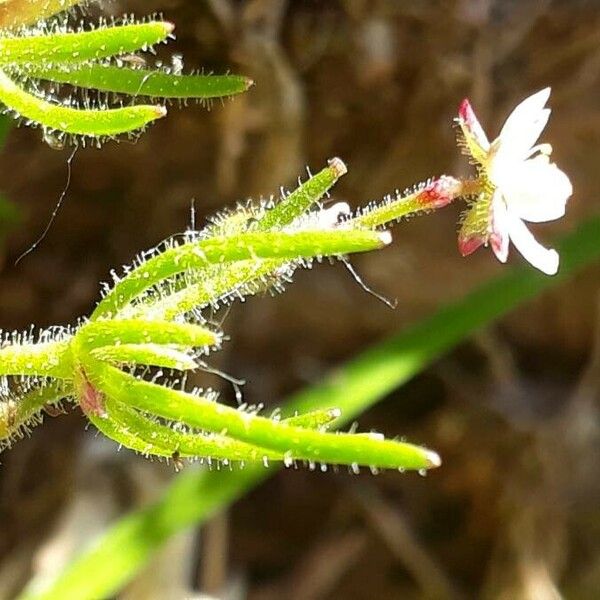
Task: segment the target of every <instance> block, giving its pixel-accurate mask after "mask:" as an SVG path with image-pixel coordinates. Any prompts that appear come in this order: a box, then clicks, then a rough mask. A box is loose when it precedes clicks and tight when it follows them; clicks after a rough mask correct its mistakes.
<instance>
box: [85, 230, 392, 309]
mask: <svg viewBox="0 0 600 600" xmlns="http://www.w3.org/2000/svg"><path fill="white" fill-rule="evenodd" d="M389 241H390V239H389V237H388V236H386V235H381V234H380V233H378V232H373V231H343V230H335V231H300V232H289V233H287V232H286V233H284V232H264V233H245V234H240V235H238V236H236V237H231V238H228V237H214V238H208V239H206V240H202V241H199V242H189V243H185V244H183V245H181V246H177V247H174V248H170V249H168V250H165V251H164V252H162V253H161V254H159V255H158V256H155V257H153V258H150V259H149V260H147V261H146V262H144V263H142V264H141V265H140V266H139V267H137V268H136V269H135V270H133V271H132V272H131V273H129V274H128V275H127V277H126V278H125V279H123V280H121V281H120V282H119V283H117V284H116V285H115V286H114V288H113V289H112V290H111V291H110V292H109V293H108V294H107V295H106V296H105V297H104V299H103V300H102V301H101V302H100V303H99V304H98V306H97V307H96V310H95V311H94V312H93V314H92V317H91V319H92V320H95V319H98V318H99V317H106V316H108V315H111V314H115V313H117V312H118V311H119V310H121V309H122V308H124V307H125V306H126V305H127V304H128V303H129V302H131V300H133V299H134V298H135V297H136V296H139V295H140V294H141V293H143V292H144V291H145V290H147V289H148V288H150V287H152V286H153V285H155V284H157V283H159V282H161V281H163V280H165V279H168V278H169V277H173V276H174V275H177V274H179V273H183V272H184V271H188V270H201V269H204V268H206V267H208V266H210V265H214V264H225V263H229V262H236V261H243V260H249V259H256V258H282V259H289V260H295V259H300V258H312V257H318V256H336V255H339V254H347V253H351V252H366V251H369V250H375V249H377V248H382V247H383V246H385V245H386V244H388V243H389ZM235 283H236V282H235V281H233V282H231V283H230V284H229V285H230V287H235Z"/></svg>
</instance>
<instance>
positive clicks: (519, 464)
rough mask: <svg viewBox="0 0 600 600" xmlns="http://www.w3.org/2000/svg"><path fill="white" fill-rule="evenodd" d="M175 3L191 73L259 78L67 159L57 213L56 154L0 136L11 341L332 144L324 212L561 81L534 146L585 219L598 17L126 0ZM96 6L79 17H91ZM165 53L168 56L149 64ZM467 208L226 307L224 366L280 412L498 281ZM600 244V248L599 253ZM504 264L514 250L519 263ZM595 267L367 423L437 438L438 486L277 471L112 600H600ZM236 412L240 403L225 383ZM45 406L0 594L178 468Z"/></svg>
mask: <svg viewBox="0 0 600 600" xmlns="http://www.w3.org/2000/svg"><path fill="white" fill-rule="evenodd" d="M107 10H108V11H109V12H110V13H112V14H115V15H120V14H122V13H124V12H126V11H127V12H135V13H136V14H138V15H139V16H142V15H147V14H149V13H151V12H152V11H159V10H160V11H162V12H163V14H164V16H165V18H167V19H169V20H172V21H173V22H174V23H175V24H176V26H177V29H176V33H177V40H176V41H175V42H173V43H172V44H171V45H170V46H169V48H168V50H170V51H171V52H175V53H182V54H183V55H184V61H185V66H186V70H187V69H191V68H204V69H205V70H206V71H214V72H216V73H222V72H225V71H227V70H228V69H230V70H231V71H233V72H240V73H244V74H247V75H249V76H251V77H252V78H253V79H254V80H255V82H256V85H255V87H254V88H253V89H252V90H251V91H250V92H249V93H247V94H246V95H244V96H242V97H239V98H236V99H235V101H226V102H225V103H223V104H222V103H220V102H216V103H214V104H213V106H212V109H211V110H210V111H209V112H207V111H206V110H204V109H203V108H201V107H197V106H195V105H191V106H189V107H188V108H183V109H181V110H180V109H179V108H178V107H177V106H172V107H171V110H170V114H169V116H168V118H167V119H164V120H163V121H161V122H160V123H158V124H157V125H155V126H154V127H152V128H151V129H150V130H149V131H148V132H147V133H146V134H145V135H144V136H143V137H142V138H141V139H140V141H139V142H138V143H136V144H134V145H132V144H129V143H121V144H115V143H109V144H106V145H105V146H104V147H103V148H102V150H100V151H99V150H96V149H89V148H88V149H85V150H81V149H80V150H79V151H78V152H77V154H76V155H75V158H74V160H73V170H72V177H71V184H70V187H69V190H68V196H67V199H66V202H65V205H64V206H63V208H62V209H61V211H60V212H59V214H58V216H57V219H56V222H55V223H54V224H53V226H52V228H51V229H50V231H49V234H48V236H47V237H46V239H45V240H44V241H43V242H42V243H41V245H40V246H39V248H37V249H36V250H35V251H34V252H33V253H32V254H31V255H29V256H28V257H26V258H25V259H24V260H23V261H22V262H21V263H20V264H19V265H18V266H14V261H15V259H16V257H17V256H18V255H19V254H20V253H21V252H22V251H23V250H25V249H26V248H27V247H28V246H29V245H30V244H31V243H32V242H33V241H34V240H35V239H36V237H37V236H38V235H39V233H40V232H41V231H42V230H43V228H44V226H45V225H46V223H47V221H48V219H49V216H50V214H51V212H52V209H53V207H54V205H55V203H56V201H57V199H58V197H59V195H60V192H61V190H62V188H63V186H64V183H65V178H66V159H67V158H68V156H69V152H70V151H69V150H68V149H65V150H63V151H59V152H58V151H54V150H51V149H50V148H49V147H47V146H46V145H44V144H43V143H41V141H40V137H41V136H40V133H39V131H36V130H29V129H19V130H14V131H12V132H11V134H10V137H9V140H8V143H7V144H6V146H5V149H4V150H3V151H2V154H1V158H0V161H1V163H0V189H1V190H2V191H3V192H4V194H5V196H6V197H8V198H10V199H11V200H12V201H13V202H14V203H15V204H16V205H17V207H18V209H19V211H20V213H21V217H22V220H21V222H20V224H18V225H16V226H15V227H13V229H12V230H11V232H10V234H9V235H8V236H7V237H5V238H4V240H3V242H2V245H1V248H0V256H1V259H2V272H1V274H0V277H1V279H0V327H2V328H3V329H9V330H11V329H21V328H25V327H27V326H29V324H31V323H35V324H36V325H39V326H47V325H51V324H66V323H74V322H75V320H76V318H77V317H78V316H80V315H85V314H88V313H89V312H90V309H91V308H92V306H93V305H94V302H95V301H96V300H97V299H98V294H99V283H98V282H99V281H102V280H106V279H107V278H108V271H109V269H110V268H112V267H118V266H120V265H121V264H124V263H127V262H129V261H130V260H131V258H132V257H133V255H134V254H135V253H136V252H137V251H139V250H140V249H143V248H148V247H151V246H152V245H154V244H156V243H157V242H158V241H160V240H161V239H163V238H165V237H167V236H168V235H170V234H172V233H174V232H177V231H181V230H183V229H185V228H186V227H187V226H188V224H189V221H190V203H191V199H192V198H195V206H196V212H197V218H198V219H200V218H202V217H203V216H204V215H209V214H211V213H213V212H215V211H217V210H219V209H220V208H221V207H223V206H225V205H230V204H232V203H233V202H235V201H237V200H243V199H245V198H247V197H255V198H256V197H259V196H260V195H264V196H268V195H270V194H274V193H277V192H278V189H279V186H280V185H285V186H287V187H290V186H292V185H293V184H294V182H295V180H296V178H297V176H298V175H302V176H304V173H305V171H304V169H305V166H306V165H308V166H310V168H311V169H312V170H313V171H316V170H317V169H319V168H321V166H322V165H323V164H324V163H325V161H326V159H327V158H329V157H331V156H335V155H339V156H340V157H342V158H343V159H344V160H345V161H346V162H347V164H348V166H349V169H350V171H349V174H348V175H347V176H346V177H344V179H343V180H342V181H341V182H340V183H339V184H338V186H337V187H336V188H335V197H336V198H339V199H344V200H347V201H348V202H350V203H351V204H353V205H355V206H356V205H358V204H363V203H365V202H367V201H369V200H373V199H378V198H380V197H381V196H382V195H384V194H386V193H388V192H392V191H394V190H395V189H396V188H400V189H402V188H404V187H408V186H410V185H412V184H414V183H417V182H419V181H421V180H423V179H425V178H427V177H429V176H433V175H436V174H441V173H450V174H463V173H466V172H467V169H468V165H467V163H466V161H465V160H464V158H463V157H461V156H460V154H459V152H458V151H457V149H456V147H455V142H454V136H455V131H454V128H453V127H452V119H453V117H454V115H455V111H456V107H457V106H458V103H459V102H460V100H461V99H462V98H463V97H464V96H465V95H468V96H469V97H470V98H471V100H472V102H473V104H474V106H475V108H476V110H477V112H478V115H480V116H481V118H482V121H483V123H484V124H485V125H486V128H487V129H488V132H489V134H490V136H492V137H493V135H494V134H495V133H497V131H498V129H499V127H500V126H501V124H502V122H503V120H504V118H505V117H506V116H507V114H508V112H510V110H511V108H512V107H513V106H515V105H516V103H517V102H518V101H519V100H521V99H522V98H524V97H525V96H527V95H529V94H530V93H533V92H534V91H537V90H538V89H540V88H542V87H545V86H546V85H551V86H552V88H553V94H552V98H551V106H552V108H553V111H554V112H553V116H552V118H551V120H550V125H549V128H548V130H547V131H546V133H545V135H544V141H548V142H550V143H552V144H553V146H554V155H553V156H554V159H555V160H556V161H557V162H558V163H559V164H560V166H561V167H562V168H563V169H564V170H565V171H566V172H567V173H568V174H569V175H570V176H571V179H572V181H573V184H574V189H575V193H574V196H573V198H572V200H571V202H570V205H569V207H568V215H567V218H566V219H564V220H563V221H561V222H560V223H557V224H553V225H542V226H539V228H536V231H537V232H538V233H539V236H540V239H547V240H549V239H550V238H551V236H552V235H553V234H559V233H561V232H566V231H568V230H569V229H571V228H572V227H573V226H574V225H575V224H576V223H577V222H578V221H580V220H582V219H583V218H585V216H586V214H591V213H594V212H597V211H598V198H599V196H598V188H599V186H600V170H599V169H598V161H599V159H600V3H599V2H598V1H597V0H593V1H592V0H589V1H584V0H580V1H576V0H573V1H569V2H566V1H554V2H553V1H550V0H538V1H532V0H525V1H520V2H518V1H516V0H495V1H494V0H463V1H458V0H457V1H448V2H442V1H439V2H434V1H417V0H414V1H409V0H381V1H377V0H371V1H369V0H338V1H330V2H325V1H316V0H315V1H308V0H306V1H305V0H296V1H291V0H290V1H287V2H285V1H283V0H248V1H237V2H236V1H229V0H204V1H198V0H151V1H150V0H146V1H142V0H123V1H120V2H113V3H110V4H109V5H108V8H107ZM94 12H95V11H92V13H94ZM159 54H160V56H161V57H162V58H163V59H166V60H169V59H168V56H169V52H167V48H161V49H160V51H159ZM459 210H460V207H452V206H451V207H449V208H447V209H445V210H444V211H441V212H440V213H439V214H435V215H432V216H428V217H426V218H420V219H413V220H411V221H409V222H407V223H404V224H402V225H400V226H398V227H397V229H396V230H395V231H396V235H395V238H396V241H395V243H394V246H393V247H392V248H390V249H387V250H386V251H384V252H381V253H378V254H374V255H370V256H365V257H360V258H356V259H354V260H353V264H354V265H355V267H356V268H357V270H358V271H359V272H360V274H361V275H362V276H363V278H364V279H365V281H366V282H367V283H368V284H369V285H370V286H371V287H373V288H374V289H375V290H377V291H378V292H379V293H381V294H384V295H385V296H387V297H389V298H397V299H398V308H397V309H396V310H395V311H392V310H390V309H389V308H387V307H386V306H385V305H384V304H383V303H381V302H379V301H377V300H376V299H375V298H373V297H372V296H369V295H367V294H365V292H364V291H362V290H361V289H360V288H359V286H357V285H356V284H355V283H354V281H353V280H352V279H351V277H350V276H349V274H348V273H347V272H346V271H345V270H344V269H343V268H342V266H341V265H335V266H332V267H329V266H320V267H318V268H316V269H314V270H313V271H311V272H302V273H298V274H297V277H296V281H295V283H294V285H293V286H291V287H290V289H289V290H288V292H287V293H286V294H285V295H283V296H278V297H275V298H273V299H270V298H255V299H253V300H251V301H249V302H248V303H246V304H244V305H242V306H236V307H234V309H233V310H232V311H231V312H230V313H229V314H228V315H227V318H226V320H225V322H224V329H225V331H226V333H227V334H229V335H230V336H231V341H230V342H228V343H227V345H226V347H225V349H224V351H223V352H222V353H220V356H219V358H218V366H219V367H220V368H222V369H224V370H226V371H227V372H228V373H230V374H232V375H234V376H238V377H242V378H244V379H246V380H247V381H248V383H247V385H246V386H245V388H244V395H245V400H246V401H248V402H264V403H265V404H267V405H276V404H277V403H279V402H281V401H282V400H283V398H284V397H285V395H286V394H287V393H288V392H290V391H293V390H296V389H299V388H300V387H302V386H303V385H305V384H307V383H310V382H312V381H317V380H318V379H319V378H320V377H321V376H322V375H323V374H324V373H325V372H326V371H327V370H328V369H329V368H331V367H332V366H334V365H336V364H339V363H340V362H341V361H343V360H344V359H346V358H349V357H351V356H352V355H354V354H355V353H356V352H357V351H359V350H360V349H362V348H364V347H366V346H367V345H369V344H370V343H373V342H375V341H376V340H378V339H381V338H382V337H384V336H387V335H390V334H391V333H393V332H396V331H398V330H400V329H401V328H402V327H403V326H405V325H407V324H408V323H411V322H413V321H415V320H416V319H418V318H419V317H421V316H424V315H427V314H430V313H431V312H432V311H433V310H434V309H435V308H436V307H437V306H440V305H442V304H444V303H446V302H447V301H449V300H451V299H455V298H460V297H461V296H463V295H464V294H465V293H466V292H467V291H468V290H469V289H471V288H472V287H473V286H475V285H476V284H477V283H478V282H481V281H484V280H486V279H488V278H490V277H492V276H493V275H494V274H496V273H498V272H500V271H501V266H500V265H498V264H497V263H496V262H495V259H494V258H493V257H492V255H491V253H490V252H487V251H483V250H482V251H480V252H479V253H477V254H476V255H475V256H473V257H470V258H469V259H462V258H460V257H459V256H458V253H457V250H456V222H457V219H458V215H459ZM599 243H600V242H599ZM511 260H512V261H514V262H519V260H520V258H519V257H518V256H517V254H516V253H515V252H513V256H512V259H511ZM598 273H599V270H598V268H595V269H589V270H587V271H586V272H585V273H582V274H581V275H579V276H578V277H577V278H576V279H574V280H572V281H571V282H569V284H567V285H563V286H561V287H560V288H557V289H556V290H555V291H553V292H552V293H548V294H546V295H544V296H543V297H541V298H539V299H538V300H536V301H535V302H531V303H528V304H527V305H525V306H523V307H521V308H520V309H519V310H518V311H515V312H514V313H512V314H511V315H510V316H509V317H507V318H505V319H503V320H502V321H501V322H500V323H497V324H496V325H494V327H492V328H490V329H489V330H487V331H485V332H483V333H481V335H479V336H477V337H476V338H475V339H473V340H471V341H470V342H468V343H466V344H464V345H463V346H461V348H459V349H458V350H457V351H455V352H453V353H451V354H450V355H449V356H446V357H445V358H444V359H443V360H441V361H439V362H438V363H437V364H436V365H435V366H434V367H432V368H431V369H429V370H428V371H427V372H426V373H425V374H423V375H422V376H420V377H418V378H416V379H415V380H414V381H412V382H411V383H410V384H409V385H408V386H406V387H404V388H403V389H401V390H399V391H398V392H396V393H394V394H392V395H391V396H390V397H389V398H387V399H386V400H385V401H383V402H382V403H380V404H379V405H378V406H377V407H375V408H374V409H373V410H371V411H370V412H369V413H368V414H366V415H364V416H363V418H361V419H360V424H361V427H362V428H364V429H368V428H371V427H373V428H377V429H378V430H381V431H384V432H385V433H386V434H388V435H395V434H402V435H405V436H406V437H407V438H408V439H409V440H411V441H415V442H418V443H424V444H427V445H428V446H430V447H432V448H435V449H437V450H438V451H440V453H441V454H442V457H443V459H444V466H443V468H441V469H439V470H438V471H436V472H434V473H431V474H430V475H429V476H428V477H427V478H421V477H418V476H416V475H408V476H407V475H405V476H401V475H399V474H397V473H386V474H381V475H379V476H377V477H373V476H372V475H370V474H368V473H363V474H361V475H360V476H354V475H349V474H348V473H346V472H345V471H344V470H340V472H339V473H337V474H334V473H331V472H329V473H326V474H321V473H310V472H308V471H302V470H300V471H297V472H294V471H286V472H282V473H280V474H278V475H277V476H276V477H275V478H274V479H273V480H271V481H270V482H268V483H267V484H266V485H264V486H263V487H262V488H260V489H259V490H257V491H255V492H253V493H252V494H250V495H249V496H248V497H247V498H245V499H244V500H243V501H241V502H239V503H238V504H237V505H235V506H234V507H233V508H232V509H231V510H230V511H229V512H228V513H227V514H226V515H223V516H221V517H220V518H218V519H216V520H215V521H214V522H213V523H212V524H211V525H210V526H209V527H207V528H204V529H203V530H202V531H200V532H191V533H190V534H188V535H186V536H181V537H180V539H178V540H174V542H173V543H172V544H170V545H169V547H168V548H167V549H165V552H164V554H162V555H161V557H159V558H158V559H157V560H156V562H155V564H154V565H153V566H152V567H151V568H149V569H148V570H147V571H146V572H145V573H144V574H142V575H141V576H140V578H139V579H138V580H137V581H136V582H134V583H133V584H132V586H131V587H130V588H129V589H128V590H127V591H126V592H124V594H122V596H121V597H123V598H134V599H135V598H191V597H192V596H193V594H197V593H198V589H203V590H205V591H207V592H210V593H212V594H214V595H217V596H218V597H223V598H251V599H253V600H270V599H275V598H292V599H296V600H305V599H315V600H316V599H318V598H323V599H330V598H349V599H359V598H360V599H363V598H408V599H410V598H502V599H504V598H506V599H512V598H516V599H520V598H524V599H531V600H544V599H550V598H559V597H561V594H562V595H564V597H566V598H575V599H588V598H589V599H593V598H598V597H599V595H600V544H599V542H598V540H599V539H600V537H599V534H600V512H599V500H600V489H599V487H600V483H599V482H600V477H599V474H600V473H599V469H598V464H600V463H599V461H598V458H599V457H600V453H599V420H598V391H599V388H600V333H597V334H594V331H595V330H597V329H598V327H597V322H598V315H599V314H600V312H599V310H598V309H599V306H600V305H599V302H598V288H599V286H598ZM221 387H222V389H223V399H224V400H226V401H233V393H232V390H231V388H230V386H228V385H227V384H221ZM84 427H85V422H84V420H83V418H82V417H81V415H80V414H79V412H78V411H75V412H74V413H72V414H69V415H68V416H62V417H60V418H56V419H47V421H46V423H45V424H44V425H43V426H42V427H39V428H37V429H36V430H35V432H34V433H33V435H32V437H31V438H30V439H27V440H24V441H21V442H19V443H18V444H17V445H16V446H15V447H14V448H13V449H11V450H9V451H6V452H4V453H3V454H2V456H1V457H0V459H1V465H0V530H1V532H2V534H1V535H0V598H11V597H13V596H14V594H15V590H16V589H18V587H19V585H21V584H22V583H23V581H25V580H26V579H27V578H28V577H29V576H30V575H31V574H32V573H36V574H37V575H38V576H40V577H43V576H44V574H49V573H52V572H53V571H55V570H56V569H60V567H61V565H62V564H64V561H66V560H67V559H68V557H69V556H70V555H71V554H72V553H73V552H76V551H77V548H79V547H80V544H82V543H85V542H86V541H88V540H89V539H90V537H91V536H93V535H94V534H95V533H96V532H98V531H100V530H101V529H102V528H103V527H104V526H105V525H106V523H108V522H110V521H112V520H113V519H114V518H116V516H117V515H119V514H121V513H122V512H123V511H125V510H127V509H129V508H131V507H133V506H136V505H139V503H140V502H145V501H148V500H149V499H151V498H152V497H155V496H156V494H157V493H159V491H160V489H161V488H162V486H163V485H165V483H166V482H167V481H168V480H169V478H171V477H172V476H173V473H172V468H171V467H169V466H167V465H164V464H160V463H150V462H147V461H145V460H144V459H142V458H140V457H138V456H135V455H134V454H133V453H131V452H128V451H121V452H119V453H117V451H116V447H115V445H114V444H112V443H110V442H106V441H103V440H100V439H99V438H97V437H95V436H94V432H92V431H91V430H90V431H84Z"/></svg>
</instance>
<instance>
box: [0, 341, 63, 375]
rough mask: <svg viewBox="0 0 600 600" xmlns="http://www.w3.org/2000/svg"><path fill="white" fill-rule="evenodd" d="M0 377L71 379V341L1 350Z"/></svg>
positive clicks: (26, 345)
mask: <svg viewBox="0 0 600 600" xmlns="http://www.w3.org/2000/svg"><path fill="white" fill-rule="evenodd" d="M0 375H15V376H17V375H25V376H37V377H56V378H57V379H71V378H72V377H73V361H72V357H71V347H70V341H64V342H47V343H41V344H23V345H20V344H14V345H12V346H6V347H5V348H2V349H0Z"/></svg>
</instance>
